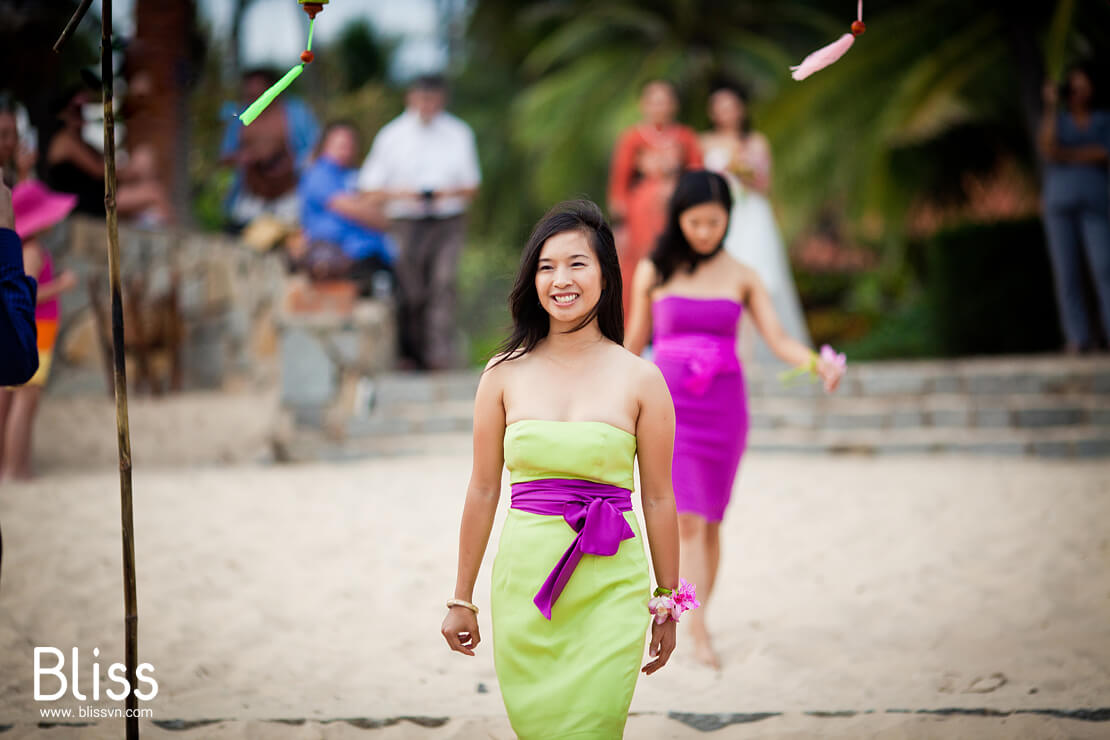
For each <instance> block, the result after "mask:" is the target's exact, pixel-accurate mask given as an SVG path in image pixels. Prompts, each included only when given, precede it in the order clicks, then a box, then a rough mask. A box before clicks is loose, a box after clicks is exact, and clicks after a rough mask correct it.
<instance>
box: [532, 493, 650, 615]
mask: <svg viewBox="0 0 1110 740" xmlns="http://www.w3.org/2000/svg"><path fill="white" fill-rule="evenodd" d="M512 508H514V509H518V510H520V511H526V512H528V513H530V514H543V515H545V516H561V517H563V519H565V520H566V522H567V524H569V525H570V528H571V529H573V530H574V531H575V532H577V533H578V536H577V537H575V538H574V542H572V543H571V545H570V547H568V548H567V551H566V552H564V553H563V557H561V558H559V562H558V563H556V564H555V568H554V569H553V570H552V571H551V574H550V575H548V576H547V580H546V581H544V582H543V585H542V586H540V590H539V591H538V592H537V593H536V598H534V599H533V600H532V602H533V603H534V604H535V605H536V608H537V609H539V610H540V613H541V614H543V615H544V616H545V617H547V618H548V619H551V607H552V606H554V605H555V600H556V599H558V598H559V594H561V593H563V589H564V588H565V587H566V585H567V581H569V580H570V576H571V574H572V573H574V569H575V568H576V567H578V562H579V561H580V560H581V559H582V556H583V555H603V556H609V555H616V554H617V550H618V549H620V545H621V542H622V541H623V540H628V539H632V538H633V537H635V536H636V534H635V533H634V532H633V531H632V527H630V526H628V521H627V520H626V519H625V518H624V514H623V513H622V512H625V511H632V492H631V491H629V490H628V489H626V488H619V487H617V486H611V485H609V484H607V483H595V482H593V481H588V480H573V479H569V478H547V479H543V480H534V481H528V482H526V483H514V484H513V488H512Z"/></svg>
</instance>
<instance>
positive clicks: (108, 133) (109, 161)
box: [100, 0, 139, 740]
mask: <svg viewBox="0 0 1110 740" xmlns="http://www.w3.org/2000/svg"><path fill="white" fill-rule="evenodd" d="M100 16H101V25H100V78H101V84H102V87H103V92H104V212H105V215H106V218H107V219H108V287H109V290H110V292H111V296H112V349H113V352H112V355H113V358H112V359H113V364H114V371H115V372H114V376H115V384H116V434H117V442H118V447H119V488H120V523H121V529H122V532H123V606H124V618H123V624H124V631H125V643H124V663H125V665H126V672H127V683H128V684H129V685H130V689H129V691H128V692H127V705H126V706H127V709H128V711H127V712H126V714H127V715H128V716H127V718H126V723H127V740H138V737H139V718H138V716H137V715H138V712H137V711H136V710H138V697H136V696H135V686H136V677H135V669H136V666H137V664H138V641H139V614H138V605H137V598H136V594H135V527H134V518H133V516H132V496H131V431H130V424H129V423H128V416H127V367H126V363H125V362H124V351H123V350H124V347H123V289H122V283H121V280H120V265H119V222H118V217H117V213H116V121H115V113H114V112H113V110H112V103H113V100H112V97H113V95H112V93H113V69H112V0H102V4H101V13H100Z"/></svg>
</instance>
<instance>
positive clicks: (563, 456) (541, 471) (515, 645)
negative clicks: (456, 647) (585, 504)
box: [491, 420, 651, 740]
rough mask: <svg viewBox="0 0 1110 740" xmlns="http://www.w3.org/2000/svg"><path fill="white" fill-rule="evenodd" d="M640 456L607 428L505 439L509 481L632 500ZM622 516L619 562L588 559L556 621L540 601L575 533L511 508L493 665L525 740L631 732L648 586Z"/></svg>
mask: <svg viewBox="0 0 1110 740" xmlns="http://www.w3.org/2000/svg"><path fill="white" fill-rule="evenodd" d="M635 456H636V437H635V436H634V435H632V434H629V433H628V432H626V431H624V430H621V429H618V428H616V427H613V426H610V425H608V424H604V423H600V422H556V421H539V420H528V421H519V422H516V423H514V424H511V425H509V426H508V428H507V429H506V430H505V464H506V467H508V469H509V471H510V476H511V478H510V479H511V482H512V483H513V484H518V483H526V482H529V481H537V480H545V479H574V480H582V481H592V482H595V483H601V484H608V485H611V486H616V487H618V488H623V489H627V490H628V491H632V490H633V489H634V483H633V462H634V459H635ZM623 516H624V518H625V521H627V522H628V524H629V526H630V527H631V529H632V532H633V533H634V534H635V537H633V538H631V539H625V540H624V541H622V542H620V546H619V548H618V549H617V552H616V554H615V555H612V556H599V555H590V554H586V555H583V556H582V560H581V561H580V562H579V563H578V565H577V567H576V568H575V569H574V572H573V574H572V575H571V576H570V580H569V581H567V584H566V587H565V589H564V590H563V591H562V593H561V594H560V595H559V596H558V598H557V600H556V601H555V603H554V605H553V607H552V610H551V619H550V621H549V620H548V619H546V618H545V617H544V616H543V615H542V614H541V613H540V611H539V609H538V608H537V606H536V604H535V603H533V597H535V596H536V592H537V590H538V589H539V588H540V585H541V584H543V583H544V579H545V578H547V577H548V574H549V573H550V572H551V571H552V568H553V567H554V566H555V564H556V563H557V562H559V559H560V558H561V557H562V556H563V554H564V552H565V551H566V550H567V548H568V547H570V545H571V544H572V542H573V541H574V539H575V537H576V532H575V531H574V530H573V529H572V528H571V527H570V525H568V523H567V521H565V520H564V519H563V517H562V516H547V515H542V514H533V513H529V512H526V511H521V510H519V509H515V508H511V509H510V510H509V513H508V516H507V518H506V521H505V527H504V529H503V530H502V533H501V539H500V546H499V548H498V551H497V556H496V558H495V559H494V563H493V588H492V598H491V614H492V620H493V656H494V662H495V665H496V669H497V678H498V682H499V683H500V686H501V694H502V696H503V697H504V700H505V707H506V709H507V711H508V715H509V720H510V722H511V723H512V726H513V730H514V731H515V732H516V733H517V736H518V737H520V738H522V740H529V739H532V738H543V739H544V740H554V739H555V738H577V739H581V740H585V739H586V738H591V739H596V740H602V739H603V738H604V739H606V740H610V739H612V738H620V737H621V736H622V734H623V732H624V725H625V722H626V720H627V719H628V707H629V705H630V704H631V703H632V693H633V691H634V689H635V687H636V679H637V678H638V676H639V669H640V662H641V660H642V659H643V656H644V643H645V641H644V637H645V632H646V630H647V627H648V625H649V623H650V615H649V614H648V612H647V601H648V598H649V597H650V590H651V581H650V577H649V575H648V563H647V557H646V556H645V554H644V543H643V538H642V535H641V533H640V528H639V525H638V524H637V522H636V517H635V514H634V513H633V512H631V511H627V512H624V513H623ZM618 521H619V520H618Z"/></svg>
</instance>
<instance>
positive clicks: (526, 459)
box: [442, 201, 682, 740]
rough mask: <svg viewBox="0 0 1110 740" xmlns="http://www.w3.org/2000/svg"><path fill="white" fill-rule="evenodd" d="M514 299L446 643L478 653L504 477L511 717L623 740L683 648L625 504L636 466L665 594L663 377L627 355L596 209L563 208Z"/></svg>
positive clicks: (611, 254)
mask: <svg viewBox="0 0 1110 740" xmlns="http://www.w3.org/2000/svg"><path fill="white" fill-rule="evenodd" d="M509 304H510V309H511V312H512V316H513V323H514V328H513V333H512V335H511V336H510V337H509V339H508V340H506V342H505V344H504V345H503V346H502V348H501V351H500V352H499V354H498V355H497V356H496V357H494V358H493V359H492V360H490V362H489V364H488V365H487V366H486V371H485V372H484V373H483V375H482V379H481V381H480V383H479V385H478V392H477V395H476V397H475V401H474V464H473V470H472V473H471V478H470V485H469V486H468V488H467V493H466V503H465V505H464V507H463V515H462V526H461V531H460V536H459V565H458V578H457V581H456V584H455V595H454V598H453V599H451V600H450V601H448V614H447V617H446V618H445V619H444V622H443V630H442V632H443V635H444V637H445V638H446V640H447V643H448V645H450V647H451V649H452V650H455V651H457V652H460V653H464V654H466V655H474V650H475V648H476V647H477V646H478V643H479V642H480V640H481V637H480V635H479V632H478V620H477V611H478V608H477V607H476V606H474V604H472V603H471V600H472V598H473V591H474V581H475V579H476V577H477V575H478V570H479V567H480V566H481V564H482V558H483V556H484V554H485V550H486V544H487V542H488V540H489V534H490V530H491V528H492V526H493V519H494V514H495V512H496V510H497V504H498V500H499V498H500V494H501V475H502V468H503V466H505V467H508V469H509V473H510V481H511V483H512V505H511V508H510V510H509V512H508V515H507V518H506V521H505V527H504V529H503V530H502V533H501V537H500V544H499V547H498V552H497V556H496V558H495V560H494V563H493V588H492V603H491V605H490V606H491V609H492V621H493V657H494V663H495V666H496V669H497V677H498V682H499V684H500V686H501V694H502V697H503V698H504V700H505V706H506V709H507V710H508V714H509V720H510V721H511V722H512V725H513V729H514V731H515V732H516V733H517V735H518V737H520V738H522V739H527V738H544V739H545V740H551V739H553V738H568V737H574V738H578V739H586V738H596V739H598V740H601V739H603V738H605V739H609V738H619V737H621V736H622V734H623V732H624V725H625V721H626V720H627V718H628V707H629V704H630V703H631V702H632V692H633V690H634V689H635V686H636V679H637V676H638V673H639V670H642V671H643V672H644V673H645V674H648V675H650V674H652V673H654V672H655V671H657V670H659V669H660V668H662V667H663V666H664V665H665V664H666V663H667V660H668V659H669V658H670V655H671V652H672V651H673V650H674V646H675V623H674V621H673V619H670V618H665V615H663V614H661V615H660V616H658V617H656V619H654V620H653V619H651V615H650V614H649V612H648V609H647V606H648V601H649V598H650V596H651V584H650V576H649V574H648V563H647V559H646V557H645V554H644V546H643V539H642V535H641V532H640V530H639V526H638V524H637V521H636V517H635V514H634V513H633V511H632V505H631V493H632V491H633V489H634V482H633V463H634V460H635V459H636V458H638V459H639V465H640V483H641V500H642V503H643V513H644V523H645V525H646V528H647V542H648V545H649V546H650V548H651V556H652V562H653V563H654V567H655V578H656V582H657V584H658V585H659V586H660V588H659V589H657V594H656V595H657V596H658V595H659V593H665V592H668V591H670V590H671V589H676V588H678V585H679V584H678V526H677V520H676V515H675V503H674V493H673V491H672V488H671V455H672V445H673V441H674V424H675V421H674V407H673V406H672V404H671V399H670V395H669V393H668V392H667V385H666V382H665V381H664V380H663V376H662V375H661V374H660V372H659V370H658V368H656V367H655V366H654V365H653V364H651V363H649V362H647V361H645V360H642V359H640V358H639V357H637V356H635V355H633V354H632V353H631V352H628V351H627V350H625V349H624V348H623V347H622V340H623V334H624V329H623V327H624V317H623V312H622V309H621V277H620V266H619V264H618V261H617V253H616V249H615V247H614V245H613V234H612V232H611V231H610V229H609V226H608V225H607V224H606V223H605V220H604V218H603V216H602V215H601V211H600V210H599V209H598V208H597V206H596V205H594V204H593V203H590V202H588V201H577V202H571V203H564V204H561V205H559V206H556V207H555V208H554V209H552V211H550V212H549V213H548V214H547V215H546V216H545V217H544V218H543V219H542V220H541V221H540V223H539V224H538V225H537V226H536V228H535V230H534V231H533V232H532V236H531V238H530V239H529V241H528V244H527V246H526V247H525V249H524V253H523V255H522V257H521V264H520V272H519V274H518V276H517V280H516V285H515V287H514V288H513V291H512V294H511V296H510V299H509ZM664 598H667V597H666V596H664ZM653 603H654V602H653ZM681 609H682V607H681V606H680V607H679V608H678V609H676V610H675V611H674V612H673V613H674V615H675V616H677V615H678V614H680V613H681ZM657 613H659V612H657ZM649 622H650V623H651V638H650V642H649V657H650V659H649V661H648V662H647V664H646V665H644V666H643V667H642V668H641V667H640V662H641V660H642V658H643V651H644V634H645V631H646V630H647V627H648V624H649ZM638 669H639V670H638Z"/></svg>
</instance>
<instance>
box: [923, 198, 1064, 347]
mask: <svg viewBox="0 0 1110 740" xmlns="http://www.w3.org/2000/svg"><path fill="white" fill-rule="evenodd" d="M928 266H929V267H928V277H927V280H928V302H929V305H930V309H931V311H932V313H933V316H934V319H935V325H936V331H937V336H938V338H939V341H940V344H941V346H942V349H943V352H944V354H946V355H953V356H959V355H968V354H997V353H1020V352H1043V351H1048V350H1055V349H1057V348H1059V347H1060V344H1061V340H1060V335H1059V323H1058V320H1057V314H1056V302H1055V298H1054V296H1055V293H1054V289H1053V284H1052V269H1051V266H1050V264H1049V260H1048V253H1047V251H1046V250H1045V246H1044V232H1043V230H1042V226H1041V221H1040V219H1038V218H1030V219H1024V220H1021V221H1009V222H998V223H978V224H966V225H964V226H960V227H957V228H952V229H948V230H946V231H942V232H939V233H937V234H936V235H935V236H934V237H933V239H932V240H931V242H930V244H929V246H928Z"/></svg>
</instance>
